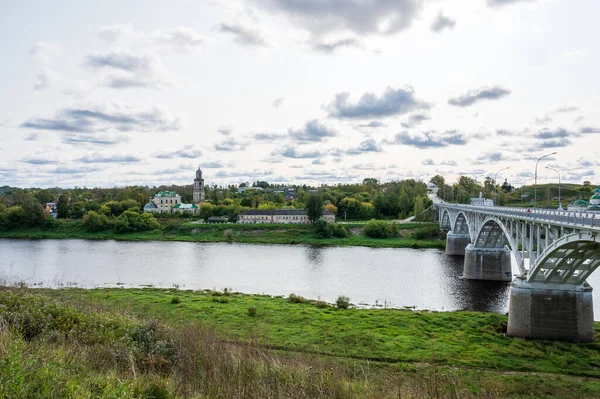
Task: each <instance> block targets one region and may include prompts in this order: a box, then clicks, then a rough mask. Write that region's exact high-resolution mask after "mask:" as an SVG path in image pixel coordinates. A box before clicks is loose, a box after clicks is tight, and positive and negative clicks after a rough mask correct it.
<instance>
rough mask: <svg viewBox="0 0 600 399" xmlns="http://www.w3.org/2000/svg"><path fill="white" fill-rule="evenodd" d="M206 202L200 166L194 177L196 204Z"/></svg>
mask: <svg viewBox="0 0 600 399" xmlns="http://www.w3.org/2000/svg"><path fill="white" fill-rule="evenodd" d="M201 202H204V179H203V178H202V170H201V169H200V166H198V170H197V171H196V178H195V179H194V204H199V203H201Z"/></svg>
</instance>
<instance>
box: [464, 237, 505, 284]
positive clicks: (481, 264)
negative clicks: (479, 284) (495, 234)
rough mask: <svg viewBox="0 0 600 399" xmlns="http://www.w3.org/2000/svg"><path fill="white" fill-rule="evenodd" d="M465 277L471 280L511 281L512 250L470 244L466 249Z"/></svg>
mask: <svg viewBox="0 0 600 399" xmlns="http://www.w3.org/2000/svg"><path fill="white" fill-rule="evenodd" d="M463 277H464V278H466V279H469V280H491V281H511V280H512V270H511V260H510V250H509V249H508V248H507V247H504V248H475V246H474V245H473V244H469V245H468V246H467V248H466V249H465V265H464V269H463Z"/></svg>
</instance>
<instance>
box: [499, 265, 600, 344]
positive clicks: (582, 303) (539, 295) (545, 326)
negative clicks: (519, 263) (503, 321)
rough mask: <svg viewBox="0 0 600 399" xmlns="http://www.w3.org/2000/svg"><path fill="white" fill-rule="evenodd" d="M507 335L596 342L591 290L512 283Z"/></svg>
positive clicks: (555, 285)
mask: <svg viewBox="0 0 600 399" xmlns="http://www.w3.org/2000/svg"><path fill="white" fill-rule="evenodd" d="M507 335H509V336H511V337H521V338H539V339H549V340H562V341H579V342H581V341H593V340H594V308H593V301H592V287H590V286H589V285H587V284H586V283H584V284H583V285H577V286H572V285H571V286H569V285H560V284H544V283H531V282H527V281H526V280H525V279H523V278H522V277H517V278H515V279H514V280H513V282H512V284H511V288H510V303H509V311H508V326H507Z"/></svg>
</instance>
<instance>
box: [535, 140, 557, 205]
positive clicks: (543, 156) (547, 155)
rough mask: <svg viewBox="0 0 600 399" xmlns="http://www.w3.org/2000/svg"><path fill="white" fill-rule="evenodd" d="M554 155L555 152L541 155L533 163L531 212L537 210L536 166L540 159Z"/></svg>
mask: <svg viewBox="0 0 600 399" xmlns="http://www.w3.org/2000/svg"><path fill="white" fill-rule="evenodd" d="M555 154H556V151H554V152H553V153H550V154H546V155H542V156H541V157H540V158H539V159H538V160H537V162H536V163H535V175H534V178H533V211H534V212H535V211H536V208H537V166H538V163H539V162H540V161H541V160H542V159H544V158H546V157H549V156H550V155H555Z"/></svg>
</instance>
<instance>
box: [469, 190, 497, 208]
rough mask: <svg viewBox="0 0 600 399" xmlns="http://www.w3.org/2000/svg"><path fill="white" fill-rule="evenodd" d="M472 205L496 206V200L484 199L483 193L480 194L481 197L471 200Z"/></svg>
mask: <svg viewBox="0 0 600 399" xmlns="http://www.w3.org/2000/svg"><path fill="white" fill-rule="evenodd" d="M471 205H474V206H494V200H491V199H486V198H483V193H482V192H480V193H479V197H477V198H471Z"/></svg>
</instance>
